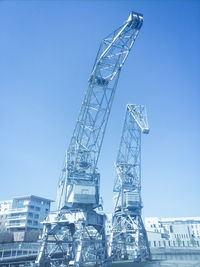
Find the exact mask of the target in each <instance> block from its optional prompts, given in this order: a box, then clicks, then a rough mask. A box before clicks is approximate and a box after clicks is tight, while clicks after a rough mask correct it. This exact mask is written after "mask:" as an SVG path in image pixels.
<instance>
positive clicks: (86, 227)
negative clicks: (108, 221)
mask: <svg viewBox="0 0 200 267" xmlns="http://www.w3.org/2000/svg"><path fill="white" fill-rule="evenodd" d="M104 222H105V215H104V214H100V213H97V212H95V211H88V212H84V211H81V210H74V211H70V210H69V211H68V212H66V211H65V212H63V213H61V212H57V213H54V214H50V215H49V216H48V218H47V220H46V221H45V222H44V230H43V236H42V244H41V248H40V252H39V254H38V257H37V260H36V266H45V267H46V266H52V267H54V266H78V267H79V266H84V265H85V264H87V263H88V262H89V263H93V264H99V265H100V266H108V265H109V261H108V256H107V245H106V238H105V231H104V230H105V226H104Z"/></svg>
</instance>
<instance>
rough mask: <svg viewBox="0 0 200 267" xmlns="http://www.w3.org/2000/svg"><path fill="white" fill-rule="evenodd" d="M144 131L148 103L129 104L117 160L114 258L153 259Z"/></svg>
mask: <svg viewBox="0 0 200 267" xmlns="http://www.w3.org/2000/svg"><path fill="white" fill-rule="evenodd" d="M141 133H145V134H148V133H149V127H148V122H147V115H146V109H145V106H142V105H127V109H126V116H125V121H124V126H123V130H122V136H121V141H120V146H119V151H118V156H117V161H116V163H115V168H116V173H117V175H116V178H115V182H114V188H113V193H114V217H113V227H112V233H111V238H110V243H109V256H111V257H112V259H113V260H121V259H123V260H133V261H144V260H150V259H151V253H150V249H149V244H148V239H147V234H146V230H145V228H144V225H143V222H142V218H141V210H142V200H141Z"/></svg>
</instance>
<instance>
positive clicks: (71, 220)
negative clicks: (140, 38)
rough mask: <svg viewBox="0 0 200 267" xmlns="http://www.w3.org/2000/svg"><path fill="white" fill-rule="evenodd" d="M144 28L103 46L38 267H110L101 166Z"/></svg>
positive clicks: (134, 19)
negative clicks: (90, 266)
mask: <svg viewBox="0 0 200 267" xmlns="http://www.w3.org/2000/svg"><path fill="white" fill-rule="evenodd" d="M142 23H143V17H142V15H140V14H137V13H134V12H132V13H131V14H130V16H129V18H128V20H127V21H126V22H125V23H124V24H123V25H122V26H121V27H119V28H118V29H117V30H115V31H114V32H112V33H111V34H109V35H108V36H107V37H106V38H104V39H103V40H102V41H101V45H100V48H99V51H98V53H97V57H96V60H95V63H94V67H93V69H92V72H91V75H90V77H89V81H88V88H87V91H86V94H85V97H84V100H83V103H82V106H81V110H80V113H79V116H78V120H77V123H76V126H75V129H74V132H73V136H72V139H71V142H70V144H69V147H68V149H67V152H66V157H65V163H64V168H63V170H62V173H61V177H60V179H59V183H58V190H57V208H58V212H56V213H55V214H50V215H49V216H48V218H47V220H46V221H45V222H44V230H43V238H42V239H43V243H42V245H41V250H40V253H39V255H38V258H37V261H36V263H37V265H39V266H57V265H59V266H71V265H72V266H82V265H84V264H85V263H97V264H101V266H103V265H104V264H106V262H107V259H108V257H107V244H106V240H105V227H104V224H105V215H104V214H103V213H100V212H99V211H96V210H95V209H96V208H98V207H100V203H99V185H100V175H99V172H98V169H97V162H98V158H99V154H100V150H101V146H102V142H103V137H104V134H105V129H106V125H107V121H108V117H109V114H110V110H111V106H112V102H113V98H114V94H115V90H116V87H117V82H118V79H119V75H120V72H121V68H122V66H123V64H124V62H125V60H126V58H127V56H128V54H129V52H130V49H131V47H132V46H133V44H134V42H135V40H136V37H137V35H138V33H139V30H140V28H141V26H142Z"/></svg>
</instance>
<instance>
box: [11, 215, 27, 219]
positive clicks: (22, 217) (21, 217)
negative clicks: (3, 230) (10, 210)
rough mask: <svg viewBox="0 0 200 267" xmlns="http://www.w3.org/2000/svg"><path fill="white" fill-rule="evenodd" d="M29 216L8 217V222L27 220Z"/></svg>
mask: <svg viewBox="0 0 200 267" xmlns="http://www.w3.org/2000/svg"><path fill="white" fill-rule="evenodd" d="M26 218H27V216H26V215H17V216H8V218H7V219H8V220H15V219H21V220H26Z"/></svg>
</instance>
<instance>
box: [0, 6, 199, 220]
mask: <svg viewBox="0 0 200 267" xmlns="http://www.w3.org/2000/svg"><path fill="white" fill-rule="evenodd" d="M132 10H134V11H137V12H140V13H142V14H143V15H144V24H143V27H142V30H141V32H140V34H139V37H138V39H137V40H136V43H135V45H134V47H133V49H132V51H131V53H130V55H129V58H128V60H127V62H126V64H125V66H124V68H123V70H122V72H121V77H120V80H119V84H118V88H117V92H116V95H115V99H114V103H113V108H112V112H111V116H110V119H109V123H108V127H107V132H106V135H105V139H104V144H103V147H102V153H101V156H100V161H99V170H100V172H101V193H102V196H103V198H104V208H105V210H106V211H111V210H112V201H111V195H112V187H113V180H114V175H115V172H114V167H113V162H114V160H115V157H116V154H117V149H118V144H119V138H120V133H121V127H122V123H123V117H124V112H125V105H126V104H127V103H137V104H146V106H147V112H148V118H149V124H150V128H151V131H150V134H149V135H147V136H146V135H145V136H143V140H142V197H143V202H144V209H143V215H144V216H162V217H170V216H171V217H175V216H199V215H200V214H199V204H200V164H199V154H200V152H199V151H200V141H199V132H200V119H199V115H200V90H199V87H200V74H199V70H200V35H199V28H200V2H197V1H166V2H165V1H155V2H153V1H146V2H145V1H87V2H86V1H18V2H13V1H1V2H0V39H1V41H0V91H1V92H0V124H1V128H0V129H1V131H0V148H1V149H0V179H1V183H0V200H4V199H10V198H12V197H13V196H18V195H25V194H35V195H39V196H43V197H47V198H50V199H55V198H56V187H57V181H58V177H59V174H60V170H61V166H62V162H63V158H64V153H65V150H66V148H67V145H68V143H69V140H70V138H71V135H72V131H73V128H74V126H75V121H76V118H77V116H78V112H79V109H80V105H81V102H82V98H83V95H84V92H85V89H86V87H87V80H88V77H89V74H90V71H91V69H92V65H93V62H94V59H95V56H96V53H97V49H98V47H99V43H100V41H101V39H102V38H103V37H105V36H106V35H107V34H109V33H110V32H111V31H113V30H114V29H116V28H117V27H118V26H120V25H121V24H122V23H123V22H124V21H125V20H126V19H127V17H128V16H129V12H130V11H132Z"/></svg>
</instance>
